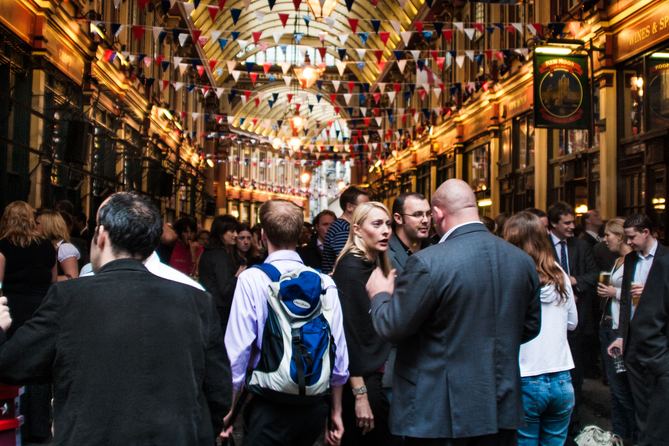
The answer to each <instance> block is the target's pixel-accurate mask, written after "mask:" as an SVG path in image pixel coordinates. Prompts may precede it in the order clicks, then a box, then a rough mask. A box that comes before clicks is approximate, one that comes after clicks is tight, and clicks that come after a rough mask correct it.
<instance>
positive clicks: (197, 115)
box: [190, 113, 200, 122]
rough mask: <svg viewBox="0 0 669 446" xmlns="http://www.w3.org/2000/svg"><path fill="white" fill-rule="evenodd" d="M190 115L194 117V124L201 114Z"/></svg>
mask: <svg viewBox="0 0 669 446" xmlns="http://www.w3.org/2000/svg"><path fill="white" fill-rule="evenodd" d="M190 115H191V116H192V117H193V122H195V121H197V118H198V117H199V116H200V114H199V113H191V114H190Z"/></svg>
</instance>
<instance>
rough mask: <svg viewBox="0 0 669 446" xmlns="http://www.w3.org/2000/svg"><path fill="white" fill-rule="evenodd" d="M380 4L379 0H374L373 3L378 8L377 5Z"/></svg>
mask: <svg viewBox="0 0 669 446" xmlns="http://www.w3.org/2000/svg"><path fill="white" fill-rule="evenodd" d="M378 4H379V0H372V5H374V7H375V8H376V5H378Z"/></svg>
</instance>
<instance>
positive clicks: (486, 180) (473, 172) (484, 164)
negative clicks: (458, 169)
mask: <svg viewBox="0 0 669 446" xmlns="http://www.w3.org/2000/svg"><path fill="white" fill-rule="evenodd" d="M492 118H493V111H492V108H488V109H487V110H484V111H482V112H480V113H478V114H477V115H476V116H474V117H472V119H470V120H468V121H466V122H465V123H464V125H463V129H462V131H463V133H462V135H463V136H462V138H463V141H464V147H463V172H462V179H463V180H464V181H466V182H467V183H469V185H470V186H471V188H472V190H473V191H474V194H475V195H476V201H477V202H478V205H479V214H480V215H481V216H487V217H494V215H492V213H493V211H492V204H493V201H492V200H493V197H492V193H491V192H492V191H491V187H490V184H491V181H490V180H491V166H490V159H491V153H492V151H493V148H494V147H493V145H494V144H496V143H497V142H496V141H493V139H494V138H496V135H495V133H496V131H495V127H493V131H492V132H491V131H490V127H491V123H492Z"/></svg>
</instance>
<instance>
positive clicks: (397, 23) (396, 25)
mask: <svg viewBox="0 0 669 446" xmlns="http://www.w3.org/2000/svg"><path fill="white" fill-rule="evenodd" d="M390 24H391V25H392V27H393V30H395V34H397V35H398V36H399V35H400V31H401V30H402V24H401V23H400V21H399V20H391V21H390Z"/></svg>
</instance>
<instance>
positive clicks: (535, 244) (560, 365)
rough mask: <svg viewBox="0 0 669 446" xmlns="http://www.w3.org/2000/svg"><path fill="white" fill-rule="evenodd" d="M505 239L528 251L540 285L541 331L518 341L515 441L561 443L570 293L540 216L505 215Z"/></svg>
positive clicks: (565, 421) (569, 397)
mask: <svg viewBox="0 0 669 446" xmlns="http://www.w3.org/2000/svg"><path fill="white" fill-rule="evenodd" d="M504 239H505V240H506V241H508V242H509V243H511V244H512V245H515V246H517V247H518V248H520V249H522V250H523V251H525V252H526V253H527V254H529V255H530V257H532V260H534V264H535V266H536V268H537V272H538V273H539V278H540V280H541V285H542V288H541V332H540V333H539V336H537V337H536V338H534V339H533V340H532V341H530V342H528V343H526V344H523V345H521V346H520V375H521V377H522V384H523V403H524V406H525V420H526V421H527V426H526V427H525V428H523V429H520V430H518V445H519V446H529V445H542V446H544V445H546V446H562V445H564V443H565V440H566V438H567V429H568V427H569V419H570V417H571V412H572V410H573V408H574V387H573V386H572V383H571V376H570V374H569V370H570V369H573V368H574V361H573V359H572V356H571V351H570V350H569V344H568V343H567V330H574V329H575V328H576V325H577V324H578V313H577V312H576V304H575V302H574V293H573V291H572V289H571V284H570V281H569V277H568V276H567V274H565V272H564V271H563V270H562V268H560V266H559V264H558V263H556V262H555V260H554V255H553V253H554V252H553V247H552V246H551V245H550V242H549V240H548V238H547V237H546V229H545V227H544V225H543V223H542V222H541V219H540V218H539V217H537V216H535V215H532V214H530V213H527V212H521V213H520V214H517V215H514V216H513V217H511V218H509V220H507V222H506V224H505V226H504Z"/></svg>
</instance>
